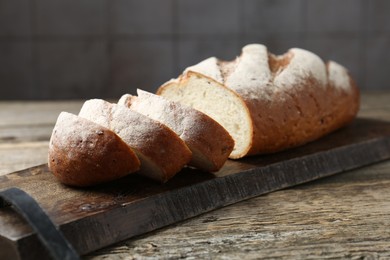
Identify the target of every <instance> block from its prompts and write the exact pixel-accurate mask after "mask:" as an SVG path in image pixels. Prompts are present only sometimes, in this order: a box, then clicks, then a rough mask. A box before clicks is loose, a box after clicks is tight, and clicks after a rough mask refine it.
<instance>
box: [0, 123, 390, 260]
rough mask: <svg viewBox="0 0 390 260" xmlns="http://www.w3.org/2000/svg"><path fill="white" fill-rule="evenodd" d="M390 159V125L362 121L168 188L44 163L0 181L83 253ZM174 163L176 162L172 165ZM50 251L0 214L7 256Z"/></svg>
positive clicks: (187, 176) (187, 174) (182, 176)
mask: <svg viewBox="0 0 390 260" xmlns="http://www.w3.org/2000/svg"><path fill="white" fill-rule="evenodd" d="M389 158H390V123H389V122H383V121H377V120H370V119H362V118H359V119H357V120H355V122H354V123H353V124H352V125H350V126H348V127H346V128H344V129H341V130H339V131H337V132H335V133H333V134H331V135H328V136H326V137H324V138H322V139H320V140H318V141H315V142H312V143H310V144H307V145H305V146H302V147H298V148H295V149H291V150H288V151H285V152H281V153H276V154H272V155H266V156H255V157H250V158H245V159H241V160H235V161H232V160H229V161H228V162H227V163H226V164H225V166H224V167H223V168H222V169H221V170H220V171H219V172H217V173H214V174H210V173H205V172H201V171H198V170H194V169H189V168H187V169H184V170H183V171H181V172H180V173H179V174H178V175H177V176H175V177H174V178H173V179H172V180H170V181H169V182H167V183H166V184H163V185H161V184H158V183H155V182H152V181H149V180H147V179H145V178H143V177H140V176H137V175H131V176H128V177H125V178H123V179H121V180H118V181H114V182H112V183H109V184H105V185H101V186H97V187H93V188H88V189H75V188H70V187H67V186H64V185H62V184H60V183H58V182H57V181H56V179H55V178H54V177H53V176H52V175H51V173H50V172H49V171H48V169H47V165H40V166H37V167H33V168H29V169H26V170H23V171H19V172H15V173H11V174H8V175H5V176H0V189H5V188H10V187H18V188H21V189H23V190H24V191H26V192H27V193H29V194H30V195H32V196H33V197H34V198H35V199H36V200H37V201H38V203H39V204H40V205H41V207H42V208H43V209H44V210H45V211H46V212H47V214H48V215H49V216H50V218H51V219H52V220H53V221H54V223H55V224H56V225H58V226H59V227H60V229H61V230H62V231H63V233H64V235H65V236H66V237H67V239H68V240H69V241H70V242H71V243H72V244H73V246H74V247H75V249H76V250H77V252H78V253H79V254H81V255H83V254H86V253H89V252H92V251H94V250H97V249H99V248H102V247H105V246H108V245H110V244H113V243H116V242H119V241H121V240H124V239H126V238H130V237H133V236H137V235H140V234H144V233H146V232H149V231H152V230H155V229H158V228H161V227H163V226H166V225H169V224H172V223H175V222H178V221H181V220H184V219H188V218H191V217H194V216H197V215H199V214H202V213H205V212H208V211H211V210H213V209H217V208H220V207H223V206H226V205H229V204H232V203H235V202H238V201H242V200H245V199H248V198H252V197H255V196H258V195H261V194H265V193H268V192H271V191H275V190H279V189H283V188H286V187H291V186H294V185H297V184H301V183H305V182H308V181H311V180H315V179H318V178H322V177H325V176H329V175H332V174H336V173H341V172H344V171H348V170H351V169H354V168H357V167H361V166H365V165H368V164H372V163H375V162H379V161H382V160H386V159H389ZM167 163H169V162H167ZM44 255H45V249H43V247H42V246H41V245H40V243H39V241H38V238H37V236H36V235H35V234H34V233H33V232H32V230H31V228H30V227H29V226H28V225H27V224H26V222H25V221H24V220H23V219H21V217H19V216H18V215H17V214H16V213H15V212H14V210H13V209H12V208H11V207H6V208H0V258H1V259H2V256H12V257H13V258H21V259H27V258H28V259H35V258H36V259H43V258H44V257H45V256H44Z"/></svg>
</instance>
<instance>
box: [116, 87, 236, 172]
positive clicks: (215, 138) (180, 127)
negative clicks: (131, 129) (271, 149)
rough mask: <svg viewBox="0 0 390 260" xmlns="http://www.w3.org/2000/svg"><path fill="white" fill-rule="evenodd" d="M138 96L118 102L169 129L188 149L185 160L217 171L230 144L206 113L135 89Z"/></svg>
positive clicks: (199, 167)
mask: <svg viewBox="0 0 390 260" xmlns="http://www.w3.org/2000/svg"><path fill="white" fill-rule="evenodd" d="M137 93H138V97H135V96H131V95H128V94H126V95H123V96H122V97H121V98H120V100H119V101H118V104H121V105H125V106H127V107H129V108H130V109H132V110H134V111H137V112H139V113H141V114H144V115H146V116H148V117H150V118H152V119H154V120H157V121H159V122H161V123H163V124H165V125H166V126H168V127H169V128H171V129H172V130H173V131H174V132H176V134H177V135H179V136H180V138H181V139H182V140H183V141H184V142H185V143H186V144H187V146H188V147H189V148H190V150H191V151H192V159H191V161H190V163H189V165H190V166H194V167H196V168H198V169H201V170H204V171H210V172H215V171H218V170H219V169H220V168H221V167H222V166H223V164H224V163H225V161H226V160H227V159H228V156H229V155H230V153H231V151H232V150H233V147H234V141H233V139H232V137H231V136H230V135H229V133H228V132H227V131H226V130H225V129H224V128H223V127H222V126H221V125H220V124H218V123H217V122H216V121H215V120H213V119H212V118H210V117H209V116H207V115H206V114H204V113H202V112H200V111H198V110H196V109H194V108H192V107H189V106H185V105H182V104H180V103H178V102H172V101H169V100H167V99H165V98H163V97H161V96H157V95H154V94H152V93H149V92H146V91H142V90H140V89H138V90H137Z"/></svg>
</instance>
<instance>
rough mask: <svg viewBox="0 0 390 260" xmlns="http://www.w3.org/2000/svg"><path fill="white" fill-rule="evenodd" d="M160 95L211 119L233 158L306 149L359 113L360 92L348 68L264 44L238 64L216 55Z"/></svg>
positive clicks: (167, 85) (306, 53) (249, 47)
mask: <svg viewBox="0 0 390 260" xmlns="http://www.w3.org/2000/svg"><path fill="white" fill-rule="evenodd" d="M157 94H159V95H161V96H163V97H165V98H167V99H170V100H172V101H177V102H181V103H183V104H186V105H189V106H192V107H194V108H196V109H198V110H200V111H202V112H204V113H205V114H207V115H209V116H210V117H212V118H213V119H215V120H216V121H217V122H219V123H220V124H221V125H222V126H223V127H225V128H226V129H227V131H228V132H229V134H230V135H231V136H232V137H233V139H234V141H235V147H234V149H233V152H232V153H231V155H230V158H241V157H243V156H246V155H255V154H261V153H271V152H276V151H280V150H284V149H287V148H290V147H294V146H298V145H302V144H304V143H307V142H309V141H312V140H315V139H317V138H319V137H321V136H323V135H325V134H327V133H330V132H332V131H334V130H335V129H338V128H340V127H342V126H344V125H346V124H348V123H349V122H351V120H352V119H353V118H354V117H355V116H356V114H357V111H358V109H359V92H358V89H357V87H356V85H355V83H354V81H353V80H352V79H351V77H350V76H349V74H348V72H347V70H346V69H345V68H344V67H342V66H341V65H339V64H337V63H335V62H329V63H327V64H325V63H324V62H323V61H322V60H321V59H320V58H319V57H318V56H317V55H315V54H313V53H311V52H309V51H306V50H302V49H297V48H295V49H291V50H289V51H288V52H287V53H286V54H284V55H281V56H276V55H273V54H271V53H269V52H268V51H267V48H266V47H265V46H264V45H260V44H251V45H247V46H245V47H244V48H243V50H242V54H241V56H240V57H238V58H237V59H235V60H233V61H220V60H218V59H216V58H214V57H213V58H209V59H206V60H205V61H202V62H200V63H199V64H197V65H195V66H192V67H189V68H187V69H186V70H185V71H184V72H183V74H182V75H181V76H180V77H179V78H177V79H174V80H171V81H169V82H167V83H165V84H164V85H163V86H161V87H160V88H159V90H158V92H157Z"/></svg>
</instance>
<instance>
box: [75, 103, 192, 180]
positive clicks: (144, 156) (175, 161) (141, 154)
mask: <svg viewBox="0 0 390 260" xmlns="http://www.w3.org/2000/svg"><path fill="white" fill-rule="evenodd" d="M79 116H80V117H83V118H86V119H88V120H91V121H93V122H95V123H97V124H99V125H102V126H104V127H107V128H108V129H110V130H112V131H113V132H115V133H116V134H117V135H118V136H119V137H121V138H122V139H123V141H124V142H125V143H126V144H127V145H129V146H130V147H131V148H132V149H133V150H134V152H135V153H136V154H137V156H138V158H139V160H140V161H141V169H140V171H139V174H141V175H144V176H146V177H148V178H151V179H154V180H156V181H159V182H166V181H167V180H169V179H170V178H172V177H173V176H174V175H175V174H176V173H177V172H179V171H180V170H181V169H182V168H183V167H184V166H185V165H186V164H187V163H188V162H189V161H190V160H191V151H190V150H189V149H188V147H187V145H186V144H185V143H184V142H183V140H181V139H180V137H179V136H178V135H177V134H176V133H175V132H173V131H172V130H171V129H169V128H168V127H167V126H165V125H163V124H161V123H159V122H157V121H155V120H153V119H151V118H149V117H147V116H145V115H142V114H140V113H138V112H136V111H133V110H131V109H129V108H127V107H125V106H122V105H116V104H112V103H109V102H107V101H104V100H101V99H92V100H88V101H86V102H85V103H84V105H83V107H82V108H81V110H80V113H79Z"/></svg>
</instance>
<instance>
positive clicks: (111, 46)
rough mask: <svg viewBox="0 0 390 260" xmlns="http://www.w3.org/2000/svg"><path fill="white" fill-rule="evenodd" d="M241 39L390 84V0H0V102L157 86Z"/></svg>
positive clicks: (234, 48) (369, 86)
mask: <svg viewBox="0 0 390 260" xmlns="http://www.w3.org/2000/svg"><path fill="white" fill-rule="evenodd" d="M247 43H263V44H265V45H267V46H268V48H269V50H271V51H272V52H275V53H276V54H282V53H283V52H285V51H286V50H288V49H289V48H291V47H300V48H305V49H308V50H310V51H313V52H315V53H317V54H318V55H320V56H321V57H322V58H323V59H325V60H328V59H333V60H335V61H337V62H339V63H341V64H343V65H344V66H346V67H347V68H348V69H349V70H350V72H351V73H352V75H353V76H354V77H355V79H356V80H357V82H358V85H359V87H360V88H361V89H362V90H363V91H368V90H373V91H374V90H384V89H390V71H389V68H390V55H389V51H388V47H389V46H390V1H388V0H342V1H340V0H0V99H1V100H12V99H85V98H94V97H99V98H118V97H119V96H120V95H122V94H123V93H135V89H136V88H142V89H145V90H149V91H155V90H156V89H157V88H158V87H159V86H160V85H161V84H162V83H164V82H165V81H167V80H169V79H170V78H172V77H176V76H177V75H178V74H180V72H181V71H183V69H184V68H185V67H187V66H189V65H193V64H194V63H197V62H199V61H201V60H202V59H205V58H207V57H210V56H217V57H219V58H222V59H233V58H234V57H235V56H236V55H238V54H239V52H240V49H241V47H242V46H243V45H245V44H247Z"/></svg>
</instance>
